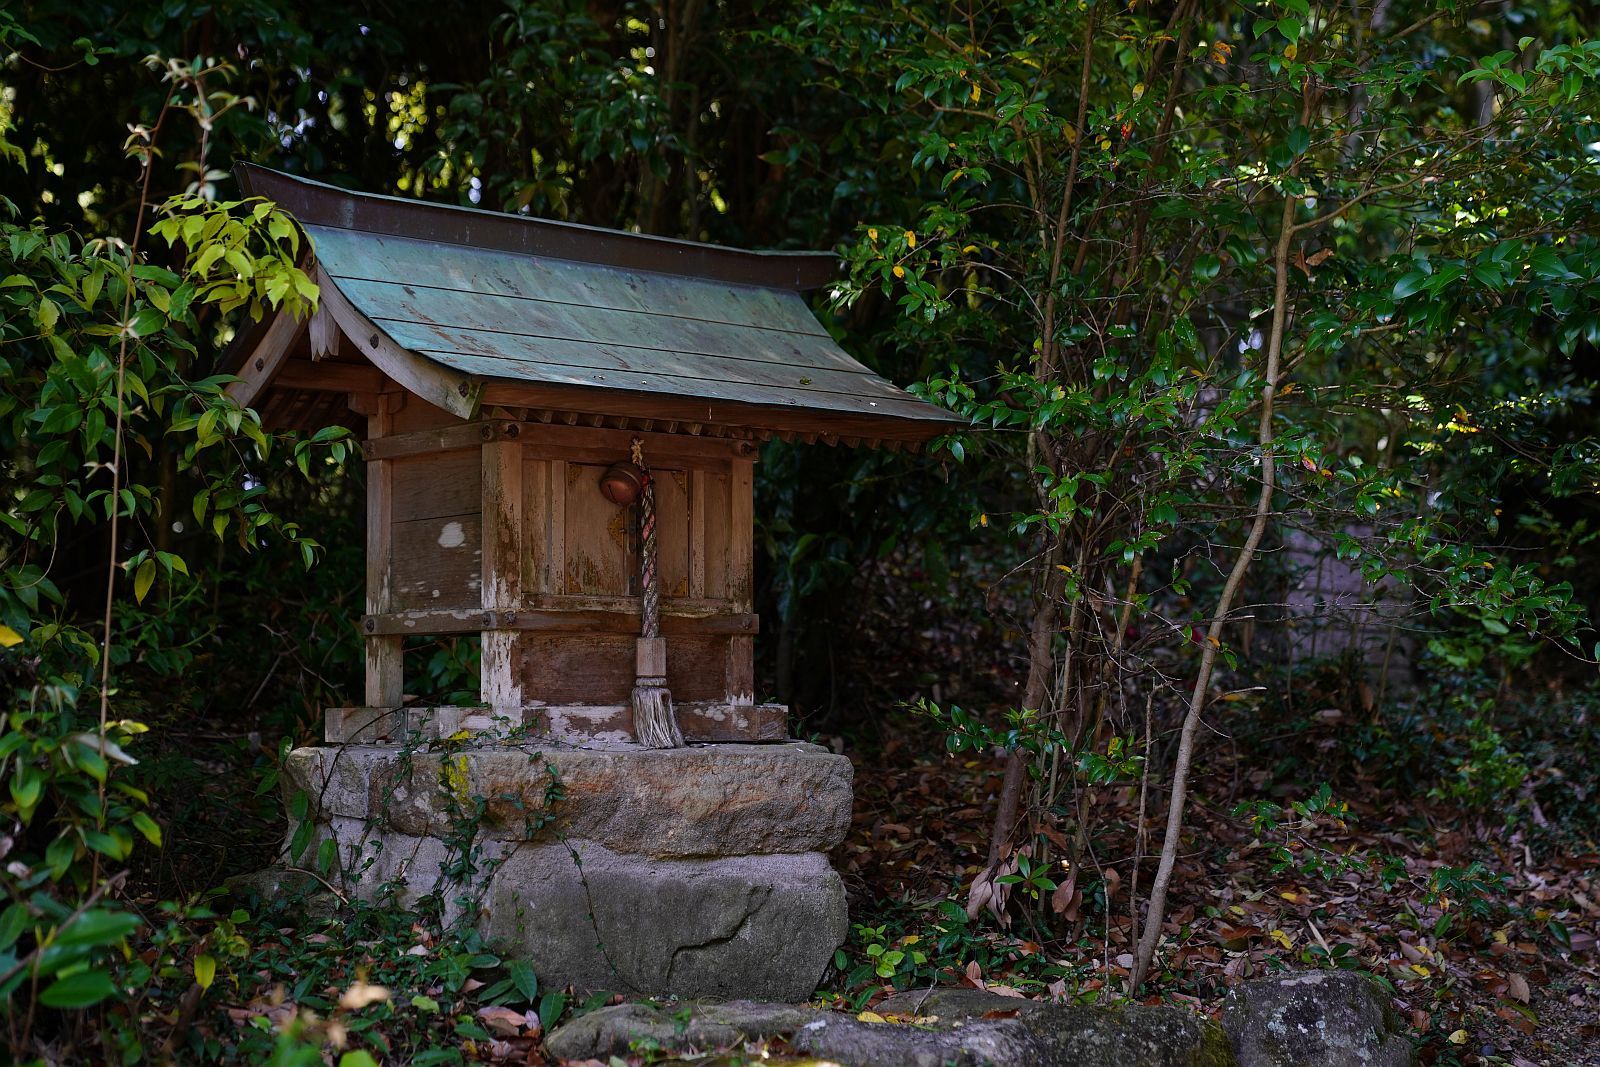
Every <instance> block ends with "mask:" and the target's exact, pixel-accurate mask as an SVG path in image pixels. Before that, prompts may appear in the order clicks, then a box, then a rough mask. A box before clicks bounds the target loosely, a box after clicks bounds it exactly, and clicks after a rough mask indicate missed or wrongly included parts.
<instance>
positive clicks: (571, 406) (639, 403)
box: [483, 378, 967, 441]
mask: <svg viewBox="0 0 1600 1067" xmlns="http://www.w3.org/2000/svg"><path fill="white" fill-rule="evenodd" d="M483 402H484V403H486V404H504V405H506V406H508V407H528V408H546V409H549V410H551V411H555V412H559V413H561V416H560V417H563V418H566V419H568V420H570V421H573V422H575V421H577V420H578V419H579V418H580V417H582V418H584V419H588V418H589V417H591V416H595V415H621V416H625V417H627V418H631V419H641V420H643V419H651V420H655V421H656V422H668V421H677V422H682V423H692V424H694V425H697V426H699V427H700V429H699V430H698V431H697V430H696V429H694V427H693V426H691V427H690V429H689V432H690V433H706V434H719V433H727V432H729V431H730V430H733V431H752V430H771V431H774V432H783V431H788V432H793V433H798V434H805V435H809V437H810V439H811V440H813V441H814V440H816V438H817V436H818V435H819V434H823V433H827V434H834V435H838V436H850V437H858V438H861V439H862V440H863V441H868V440H871V441H881V440H900V441H926V440H930V439H932V438H934V437H938V436H939V435H940V434H947V433H955V432H958V431H960V430H963V429H966V428H967V423H966V422H965V421H963V420H961V419H960V418H958V417H957V416H955V415H953V414H951V413H950V412H946V411H943V410H942V409H939V408H931V407H930V408H929V409H928V416H927V417H926V418H911V417H906V416H899V415H876V414H861V413H852V412H840V411H826V410H818V409H816V408H808V407H805V406H803V405H799V404H797V405H795V406H793V407H780V406H775V405H771V404H747V403H739V402H736V401H731V400H705V399H697V398H693V397H682V396H673V395H670V394H663V393H643V392H637V391H630V390H624V389H598V388H592V387H588V386H579V385H545V384H539V383H534V382H519V381H511V380H508V379H503V378H490V379H487V380H485V382H484V389H483Z"/></svg>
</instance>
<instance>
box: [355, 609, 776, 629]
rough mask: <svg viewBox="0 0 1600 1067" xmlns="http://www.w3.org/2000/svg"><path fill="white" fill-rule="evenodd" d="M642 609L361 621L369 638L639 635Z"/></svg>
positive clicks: (706, 619) (724, 622) (721, 625)
mask: <svg viewBox="0 0 1600 1067" xmlns="http://www.w3.org/2000/svg"><path fill="white" fill-rule="evenodd" d="M639 615H640V612H639V605H638V603H637V601H635V603H634V604H633V605H632V610H625V611H529V610H527V609H515V610H505V609H475V608H456V609H454V610H437V611H429V610H426V609H423V610H416V611H396V612H389V613H387V614H382V615H368V616H366V617H365V618H363V619H362V620H361V625H362V629H363V630H364V632H366V633H368V634H411V635H417V636H436V635H441V634H464V633H479V632H481V631H485V630H511V631H537V632H541V633H580V634H581V633H619V634H629V635H636V634H638V632H639ZM760 627H761V617H760V616H759V615H753V614H750V615H670V614H668V615H663V616H662V618H661V631H662V633H664V634H666V635H667V636H669V637H671V636H673V635H674V634H683V635H706V634H727V635H733V634H754V633H756V632H757V631H758V630H759V629H760Z"/></svg>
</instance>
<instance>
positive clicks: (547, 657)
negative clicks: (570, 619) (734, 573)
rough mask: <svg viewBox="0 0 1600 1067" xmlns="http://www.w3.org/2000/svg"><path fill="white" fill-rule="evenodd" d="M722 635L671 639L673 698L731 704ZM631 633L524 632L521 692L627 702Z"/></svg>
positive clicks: (563, 700)
mask: <svg viewBox="0 0 1600 1067" xmlns="http://www.w3.org/2000/svg"><path fill="white" fill-rule="evenodd" d="M736 640H742V638H737V637H726V636H722V635H716V634H712V635H683V636H678V637H672V638H669V639H668V640H667V688H668V689H670V690H671V691H672V695H673V699H674V700H684V701H694V700H712V701H717V702H719V703H722V704H727V703H728V701H727V649H728V644H729V642H730V641H736ZM635 641H636V638H635V636H634V635H632V634H626V633H622V634H604V633H591V634H570V633H558V634H550V633H539V632H533V633H526V634H523V635H522V640H521V644H520V657H521V658H520V661H519V664H518V670H519V673H520V675H521V682H522V692H523V697H524V698H525V699H526V700H528V701H529V702H533V701H543V702H544V703H547V704H626V703H627V702H628V699H629V697H630V696H631V694H632V693H633V682H634V652H635V647H634V646H635Z"/></svg>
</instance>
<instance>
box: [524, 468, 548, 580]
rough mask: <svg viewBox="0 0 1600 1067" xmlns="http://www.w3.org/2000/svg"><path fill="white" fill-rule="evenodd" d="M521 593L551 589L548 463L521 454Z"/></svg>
mask: <svg viewBox="0 0 1600 1067" xmlns="http://www.w3.org/2000/svg"><path fill="white" fill-rule="evenodd" d="M522 525H523V537H522V593H523V596H524V597H526V596H529V595H531V594H536V593H543V592H546V591H548V590H549V588H550V463H549V461H548V460H544V459H535V458H530V456H529V454H528V449H527V448H526V447H524V449H523V451H522Z"/></svg>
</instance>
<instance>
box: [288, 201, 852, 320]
mask: <svg viewBox="0 0 1600 1067" xmlns="http://www.w3.org/2000/svg"><path fill="white" fill-rule="evenodd" d="M307 229H308V230H309V231H310V232H311V234H312V238H313V240H314V241H315V242H316V246H317V257H318V259H319V260H320V261H321V262H322V263H323V264H324V266H326V267H327V269H328V270H329V271H330V272H331V273H332V274H334V275H336V276H338V277H340V278H341V279H348V280H351V281H355V280H357V279H361V280H365V281H369V282H391V281H393V280H394V279H404V280H405V284H407V285H409V286H410V287H411V288H412V289H416V290H419V291H420V289H421V288H422V287H423V286H428V287H433V288H438V289H445V290H454V291H457V292H472V293H493V294H498V295H502V296H512V297H522V298H526V299H530V300H531V299H539V300H543V301H545V302H548V303H560V304H568V305H573V306H581V307H593V308H600V309H603V310H613V311H632V312H637V313H640V314H651V315H675V316H682V317H687V318H693V319H699V320H702V321H707V322H725V323H731V324H734V325H742V324H744V323H749V322H760V323H766V324H768V325H771V326H778V327H782V328H784V329H789V330H794V331H797V332H808V333H812V334H823V333H825V332H826V331H825V330H823V328H822V325H821V324H820V323H818V322H817V320H816V317H815V316H814V315H812V314H811V309H810V308H808V307H807V306H806V303H805V300H804V298H802V297H800V296H798V295H797V294H793V293H782V292H776V291H773V290H770V289H763V288H757V287H755V286H749V285H729V284H727V283H724V282H716V281H712V280H710V279H705V278H692V277H686V276H682V275H678V276H674V275H670V274H657V273H654V272H648V271H630V270H618V269H617V268H615V267H608V266H603V265H600V264H585V263H575V262H573V261H571V260H561V259H551V258H546V257H542V256H541V257H534V256H526V255H514V254H506V253H504V252H497V251H489V250H483V249H477V248H471V247H466V246H462V245H450V246H441V245H438V244H433V243H431V242H424V241H412V240H406V239H404V238H394V237H380V236H376V235H373V234H369V233H358V232H353V231H349V230H338V229H332V228H327V227H321V226H309V227H307Z"/></svg>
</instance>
